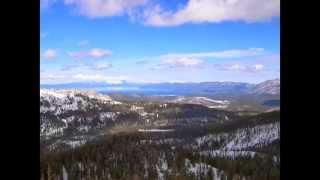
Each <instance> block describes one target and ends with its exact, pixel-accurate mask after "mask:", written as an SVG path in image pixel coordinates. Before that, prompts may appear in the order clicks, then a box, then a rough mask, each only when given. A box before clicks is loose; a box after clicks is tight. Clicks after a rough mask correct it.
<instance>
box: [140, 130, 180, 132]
mask: <svg viewBox="0 0 320 180" xmlns="http://www.w3.org/2000/svg"><path fill="white" fill-rule="evenodd" d="M172 131H174V129H138V132H172Z"/></svg>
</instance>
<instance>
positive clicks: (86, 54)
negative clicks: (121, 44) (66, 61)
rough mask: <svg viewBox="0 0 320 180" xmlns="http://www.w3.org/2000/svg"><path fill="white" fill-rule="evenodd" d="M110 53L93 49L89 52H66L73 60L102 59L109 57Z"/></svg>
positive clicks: (105, 50)
mask: <svg viewBox="0 0 320 180" xmlns="http://www.w3.org/2000/svg"><path fill="white" fill-rule="evenodd" d="M111 54H112V52H111V51H110V50H107V49H100V48H94V49H91V50H89V51H73V52H68V55H69V56H70V57H72V58H75V59H81V58H95V59H97V58H103V57H107V56H111Z"/></svg>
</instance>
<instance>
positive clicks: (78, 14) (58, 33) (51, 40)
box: [40, 0, 280, 84]
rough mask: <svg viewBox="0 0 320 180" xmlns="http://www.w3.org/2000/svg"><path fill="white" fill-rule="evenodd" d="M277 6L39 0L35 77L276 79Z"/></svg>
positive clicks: (237, 1) (241, 1) (262, 1)
mask: <svg viewBox="0 0 320 180" xmlns="http://www.w3.org/2000/svg"><path fill="white" fill-rule="evenodd" d="M279 7H280V1H279V0H259V1H258V0H224V1H222V0H184V1H178V0H166V1H164V0H117V1H116V0H77V1H76V0H41V10H40V11H41V12H40V13H41V17H40V28H41V30H40V31H41V34H40V41H41V42H40V46H41V47H40V69H41V70H40V72H41V75H40V77H41V83H42V84H56V83H69V82H91V81H95V82H108V83H121V82H122V81H129V82H154V83H156V82H203V81H238V82H239V81H240V82H250V83H257V82H261V81H264V80H268V79H274V78H279V74H280V67H279V66H280V56H279V52H280V22H279V11H280V8H279Z"/></svg>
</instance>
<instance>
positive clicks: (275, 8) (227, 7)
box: [43, 0, 280, 26]
mask: <svg viewBox="0 0 320 180" xmlns="http://www.w3.org/2000/svg"><path fill="white" fill-rule="evenodd" d="M43 1H45V2H46V1H48V0H43ZM64 4H65V5H67V6H71V7H73V8H74V10H75V11H76V13H77V14H79V15H82V16H86V17H89V18H103V17H112V16H121V15H128V16H129V18H130V19H131V20H134V21H136V20H138V21H140V22H142V24H145V25H149V26H178V25H182V24H187V23H194V24H199V23H220V22H225V21H242V22H247V23H256V22H264V21H269V20H271V19H272V18H274V17H278V16H279V15H280V0H188V1H187V3H186V4H184V5H183V6H182V7H181V8H178V9H177V10H176V11H172V10H166V9H163V7H161V6H160V4H158V3H157V1H155V0H153V1H152V0H64Z"/></svg>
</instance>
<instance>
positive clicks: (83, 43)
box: [78, 40, 89, 46]
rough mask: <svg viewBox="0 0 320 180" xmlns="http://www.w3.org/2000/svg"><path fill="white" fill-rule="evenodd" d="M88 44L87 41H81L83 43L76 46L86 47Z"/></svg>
mask: <svg viewBox="0 0 320 180" xmlns="http://www.w3.org/2000/svg"><path fill="white" fill-rule="evenodd" d="M88 44H89V41H88V40H83V41H80V42H78V46H87V45H88Z"/></svg>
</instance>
